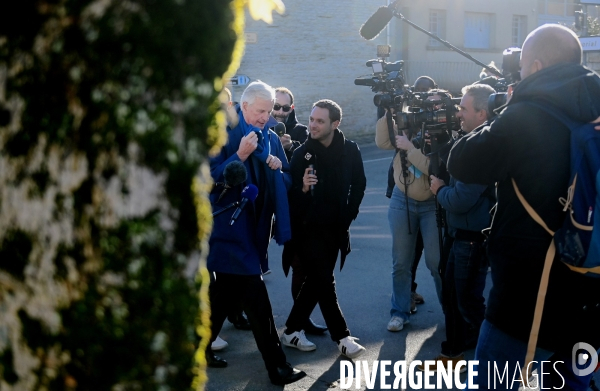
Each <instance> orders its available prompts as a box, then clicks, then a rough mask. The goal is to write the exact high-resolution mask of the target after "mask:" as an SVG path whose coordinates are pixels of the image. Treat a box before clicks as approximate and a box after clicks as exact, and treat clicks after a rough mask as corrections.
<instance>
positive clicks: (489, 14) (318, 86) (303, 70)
mask: <svg viewBox="0 0 600 391" xmlns="http://www.w3.org/2000/svg"><path fill="white" fill-rule="evenodd" d="M387 4H388V2H387V0H351V1H345V2H341V1H322V0H321V1H316V0H303V1H293V0H288V1H286V2H285V5H286V11H285V14H283V15H278V14H275V15H274V20H273V23H272V24H271V25H267V24H265V23H263V22H260V21H254V20H252V19H251V18H247V25H246V39H247V44H246V51H245V54H244V57H243V60H242V63H241V66H240V68H239V70H238V75H240V76H247V78H248V79H249V80H250V81H252V80H258V79H260V80H262V81H264V82H266V83H268V84H270V85H272V86H274V87H276V86H286V87H288V88H289V89H290V90H291V91H292V92H293V93H294V96H295V102H294V103H295V104H296V111H297V114H298V119H299V120H300V122H302V123H305V124H306V123H307V122H308V116H309V113H310V109H311V107H312V104H313V103H314V102H315V101H317V100H319V99H323V98H329V99H333V100H335V101H336V102H338V103H339V104H340V105H341V106H342V109H343V111H344V114H343V120H342V124H341V129H342V130H344V131H346V132H347V133H365V132H371V133H373V134H374V125H375V120H376V108H375V106H374V105H373V95H374V94H373V93H372V92H371V91H370V88H369V87H364V86H356V85H354V79H355V78H357V77H359V76H367V75H370V74H371V69H370V68H367V67H366V66H365V63H366V61H367V60H369V59H372V58H376V55H377V52H376V46H377V45H378V44H380V45H381V44H390V45H391V47H392V52H391V56H390V58H388V61H397V60H402V61H404V71H405V75H406V80H405V81H406V84H408V85H412V84H413V82H414V80H415V79H416V78H417V77H418V76H421V75H428V76H431V77H433V78H434V80H436V82H437V83H438V85H439V86H440V88H445V89H449V90H451V91H454V92H458V91H460V88H461V87H463V86H464V85H466V84H470V83H473V82H474V81H476V80H478V79H479V74H480V72H481V70H482V67H481V66H480V65H477V64H475V63H473V62H472V61H471V60H469V59H467V58H465V57H463V56H462V55H460V54H458V53H457V52H455V51H452V50H450V49H448V48H447V47H446V46H444V45H443V44H442V43H440V42H438V41H437V40H435V39H433V38H431V37H430V36H428V35H426V34H425V33H423V32H421V31H419V30H417V29H416V28H414V27H412V26H410V25H409V24H408V23H407V22H405V21H402V20H400V19H398V18H393V20H392V21H391V22H390V23H389V25H388V27H387V28H386V29H384V30H383V31H382V33H381V34H380V35H379V36H378V37H377V38H375V39H374V40H372V41H366V40H364V39H363V38H361V37H360V35H359V29H360V27H361V25H362V24H363V23H365V21H366V20H367V19H368V18H369V17H370V16H371V15H372V14H373V13H374V12H375V11H376V10H377V8H378V7H380V6H385V5H387ZM576 9H578V3H577V2H576V1H575V0H505V1H502V2H499V1H492V0H419V1H418V2H414V1H409V0H399V1H398V3H397V10H398V11H399V12H400V13H401V14H402V15H403V16H404V17H405V18H406V19H408V20H410V21H411V22H413V23H415V24H416V25H418V26H420V27H421V28H423V29H425V30H427V31H430V32H433V33H435V34H437V35H438V36H439V37H440V38H442V39H444V40H446V41H448V42H449V43H451V44H452V45H454V46H456V47H458V48H459V49H461V50H463V51H465V52H466V53H468V54H469V55H471V56H473V57H474V58H476V59H477V60H479V61H481V62H482V63H484V64H488V63H490V62H491V61H494V62H495V64H496V66H497V67H499V68H500V67H501V66H502V52H503V50H504V49H506V48H508V47H515V46H519V47H520V46H521V45H522V43H523V40H524V39H525V37H526V36H527V34H528V33H529V32H530V31H531V30H533V29H534V28H536V27H538V26H539V25H541V24H544V23H550V22H552V23H562V24H565V25H567V26H572V25H573V23H574V12H575V10H576ZM594 10H595V8H594ZM243 79H244V78H243V77H242V78H241V80H243ZM244 88H245V85H234V86H231V89H232V92H233V94H234V99H239V96H240V95H241V92H242V91H243V89H244Z"/></svg>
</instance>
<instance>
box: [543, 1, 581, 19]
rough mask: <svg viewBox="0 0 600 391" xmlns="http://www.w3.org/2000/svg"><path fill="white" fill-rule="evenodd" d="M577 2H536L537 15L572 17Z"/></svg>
mask: <svg viewBox="0 0 600 391" xmlns="http://www.w3.org/2000/svg"><path fill="white" fill-rule="evenodd" d="M577 5H578V0H538V13H539V14H542V15H554V16H573V15H574V12H575V9H576V7H577Z"/></svg>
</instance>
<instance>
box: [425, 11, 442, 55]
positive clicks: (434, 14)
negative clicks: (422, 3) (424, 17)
mask: <svg viewBox="0 0 600 391" xmlns="http://www.w3.org/2000/svg"><path fill="white" fill-rule="evenodd" d="M429 32H430V33H433V34H435V35H437V36H438V37H440V38H442V39H446V11H445V10H429ZM428 45H429V46H435V47H439V46H443V45H442V43H441V42H439V41H437V40H435V39H433V38H431V37H430V38H429V43H428Z"/></svg>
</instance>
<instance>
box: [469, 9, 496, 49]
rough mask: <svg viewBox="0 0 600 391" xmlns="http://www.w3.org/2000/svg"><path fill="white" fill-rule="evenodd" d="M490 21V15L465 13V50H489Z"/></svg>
mask: <svg viewBox="0 0 600 391" xmlns="http://www.w3.org/2000/svg"><path fill="white" fill-rule="evenodd" d="M491 20H492V17H491V15H490V14H481V13H476V12H467V13H465V48H467V49H489V48H490V30H491V25H492V23H491Z"/></svg>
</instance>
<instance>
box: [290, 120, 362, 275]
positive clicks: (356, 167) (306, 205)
mask: <svg viewBox="0 0 600 391" xmlns="http://www.w3.org/2000/svg"><path fill="white" fill-rule="evenodd" d="M336 132H338V134H339V136H341V139H342V142H343V152H342V154H341V158H340V160H339V162H338V163H337V164H336V175H337V176H338V177H339V178H340V186H339V191H338V192H337V194H336V195H335V196H336V197H337V198H338V199H339V214H340V222H339V227H340V228H339V229H340V252H341V254H340V270H341V269H342V267H344V261H345V260H346V255H348V254H349V253H350V251H351V248H350V224H351V223H352V220H354V219H356V216H357V215H358V208H359V206H360V203H361V202H362V199H363V197H364V195H365V189H366V187H367V178H366V177H365V171H364V167H363V162H362V157H361V155H360V149H359V148H358V145H357V144H356V143H355V142H354V141H350V140H348V139H346V138H345V137H344V135H343V133H342V132H340V131H339V130H336ZM307 144H309V143H308V142H307V143H304V144H302V145H301V146H300V147H299V148H298V149H297V150H296V151H295V152H294V156H293V157H292V162H291V165H290V172H291V174H292V188H291V189H290V191H289V200H290V220H291V225H292V239H291V240H290V241H288V242H287V243H286V244H285V246H284V250H283V257H282V261H283V270H284V272H285V274H286V276H287V274H288V271H289V268H290V264H291V261H292V259H293V257H294V255H296V254H297V252H298V250H297V248H298V247H297V246H302V245H305V244H304V243H298V241H297V240H294V239H295V237H296V238H297V237H298V236H299V235H297V233H298V232H300V231H301V230H303V229H305V228H306V225H305V222H306V218H307V216H310V215H311V213H310V208H312V196H311V194H310V192H307V193H303V192H302V178H303V176H304V171H305V170H306V168H307V167H308V165H309V164H313V166H314V169H315V170H316V171H317V176H318V175H319V157H318V155H315V154H314V151H310V152H309V151H308V150H307ZM307 153H310V156H307ZM317 186H318V184H317ZM313 218H314V215H313ZM317 223H318V222H317Z"/></svg>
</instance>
